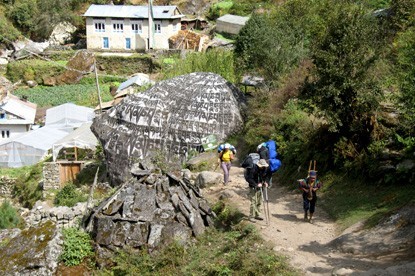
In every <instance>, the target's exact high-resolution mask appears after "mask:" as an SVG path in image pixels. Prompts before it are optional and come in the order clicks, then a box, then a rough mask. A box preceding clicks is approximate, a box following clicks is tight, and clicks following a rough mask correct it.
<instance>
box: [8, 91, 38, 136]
mask: <svg viewBox="0 0 415 276" xmlns="http://www.w3.org/2000/svg"><path fill="white" fill-rule="evenodd" d="M36 109H37V105H36V104H34V103H31V102H28V101H27V100H25V99H20V98H19V97H16V96H14V95H11V94H9V95H7V96H6V97H5V98H4V99H3V100H1V102H0V141H1V140H2V139H8V138H10V139H12V138H14V137H17V136H19V135H21V134H23V133H26V132H28V131H30V130H31V127H32V125H34V123H35V115H36Z"/></svg>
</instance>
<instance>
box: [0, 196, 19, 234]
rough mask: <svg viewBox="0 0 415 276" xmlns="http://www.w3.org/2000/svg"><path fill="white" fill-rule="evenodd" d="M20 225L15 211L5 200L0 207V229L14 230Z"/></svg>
mask: <svg viewBox="0 0 415 276" xmlns="http://www.w3.org/2000/svg"><path fill="white" fill-rule="evenodd" d="M19 223H20V218H19V215H18V214H17V212H16V209H14V208H13V206H12V205H11V204H10V203H9V202H8V201H7V200H6V201H3V203H2V204H1V205H0V229H7V228H14V227H16V226H18V225H19Z"/></svg>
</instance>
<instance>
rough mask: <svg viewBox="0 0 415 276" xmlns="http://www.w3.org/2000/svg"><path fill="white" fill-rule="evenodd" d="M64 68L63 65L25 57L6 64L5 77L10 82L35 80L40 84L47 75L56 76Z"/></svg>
mask: <svg viewBox="0 0 415 276" xmlns="http://www.w3.org/2000/svg"><path fill="white" fill-rule="evenodd" d="M64 70H65V68H64V66H62V65H60V64H58V63H55V62H50V61H44V60H37V59H25V60H19V61H15V62H10V63H9V64H8V65H7V72H6V75H7V78H8V79H9V80H10V81H12V82H18V81H19V80H28V78H29V79H30V80H35V81H36V82H37V83H39V84H42V83H43V80H44V79H45V78H47V77H51V76H57V75H59V74H61V73H62V72H63V71H64Z"/></svg>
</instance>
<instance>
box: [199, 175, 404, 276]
mask: <svg viewBox="0 0 415 276" xmlns="http://www.w3.org/2000/svg"><path fill="white" fill-rule="evenodd" d="M230 179H231V182H230V183H229V184H228V185H227V186H224V185H222V184H221V185H218V186H213V187H210V188H207V189H205V190H204V191H203V195H204V196H205V197H206V198H207V199H208V200H217V199H218V198H219V197H220V196H225V197H227V198H228V200H229V201H230V202H232V203H233V204H234V205H235V206H237V207H238V209H239V210H241V211H242V212H243V213H244V214H245V215H249V205H250V201H249V199H248V198H247V192H248V184H247V182H246V181H245V179H244V177H243V168H238V167H232V169H231V176H230ZM274 182H275V181H274ZM268 195H269V203H268V206H269V214H270V220H269V223H268V224H267V221H266V220H263V221H255V222H253V223H254V225H256V226H257V228H258V229H259V231H260V233H261V234H262V236H263V238H264V239H265V241H266V243H267V244H271V245H272V246H273V249H274V251H276V252H278V253H279V254H283V255H286V256H287V257H288V258H289V262H290V263H291V265H292V266H294V267H296V268H298V269H300V270H301V271H302V272H303V273H304V275H351V274H359V275H360V274H361V273H362V274H363V275H392V274H388V273H384V274H376V273H375V274H372V273H364V272H365V271H368V270H370V269H372V270H373V269H375V268H376V269H378V268H382V269H383V268H385V267H387V266H388V265H387V264H386V263H384V262H383V261H382V260H380V259H364V258H361V257H356V256H354V255H352V254H344V253H341V252H339V251H337V250H336V249H334V248H331V246H330V245H329V243H330V241H332V240H333V239H334V238H335V237H336V229H335V223H334V222H333V221H331V220H330V219H329V217H328V215H327V214H326V213H325V212H324V210H322V209H321V208H319V205H318V203H317V207H316V212H315V215H314V220H313V222H312V223H309V222H306V221H304V217H303V216H304V213H303V210H302V197H301V193H300V191H288V190H287V189H286V188H284V187H282V186H281V185H278V183H273V185H272V186H271V188H269V189H268ZM262 213H264V210H263V208H262ZM378 272H379V271H378ZM383 272H385V271H383ZM397 275H398V274H397ZM406 275H408V274H406Z"/></svg>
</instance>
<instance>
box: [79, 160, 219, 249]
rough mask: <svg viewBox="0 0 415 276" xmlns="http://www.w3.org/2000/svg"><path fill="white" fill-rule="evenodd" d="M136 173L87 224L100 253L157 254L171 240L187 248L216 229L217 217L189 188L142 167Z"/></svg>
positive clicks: (171, 178) (203, 200) (204, 201)
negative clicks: (211, 228) (118, 250)
mask: <svg viewBox="0 0 415 276" xmlns="http://www.w3.org/2000/svg"><path fill="white" fill-rule="evenodd" d="M152 171H153V172H152ZM132 174H133V177H132V178H131V179H130V180H129V181H127V182H125V183H124V184H123V185H122V186H121V187H120V188H119V189H118V190H117V191H116V193H115V194H114V195H112V196H111V197H110V198H108V199H107V200H105V201H103V202H102V203H101V204H100V205H99V206H98V207H96V208H95V209H94V211H93V212H92V213H91V216H90V217H89V218H88V219H86V220H85V226H86V229H87V230H88V231H91V232H92V234H93V235H92V236H93V237H94V239H95V242H96V244H97V245H98V246H99V249H98V250H97V252H98V254H101V253H102V252H107V253H108V250H112V249H114V248H120V247H129V248H135V249H141V248H148V249H150V250H153V249H156V248H160V247H162V246H165V245H167V244H169V243H170V242H172V241H177V242H179V243H182V244H186V243H188V242H189V241H191V239H192V237H195V236H198V235H200V234H202V233H203V232H204V231H205V229H206V228H207V227H209V226H212V225H213V217H214V216H215V214H214V213H213V211H212V210H211V209H210V207H209V205H208V203H207V201H206V200H205V199H204V198H203V197H201V195H200V193H199V190H198V189H197V188H195V187H194V186H192V185H191V184H190V183H186V181H183V180H182V179H180V178H178V177H176V176H174V175H173V174H160V173H157V172H156V171H154V170H151V168H150V167H146V166H145V165H143V164H140V165H135V166H134V168H133V170H132ZM100 252H101V253H100ZM104 255H105V254H104Z"/></svg>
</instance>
